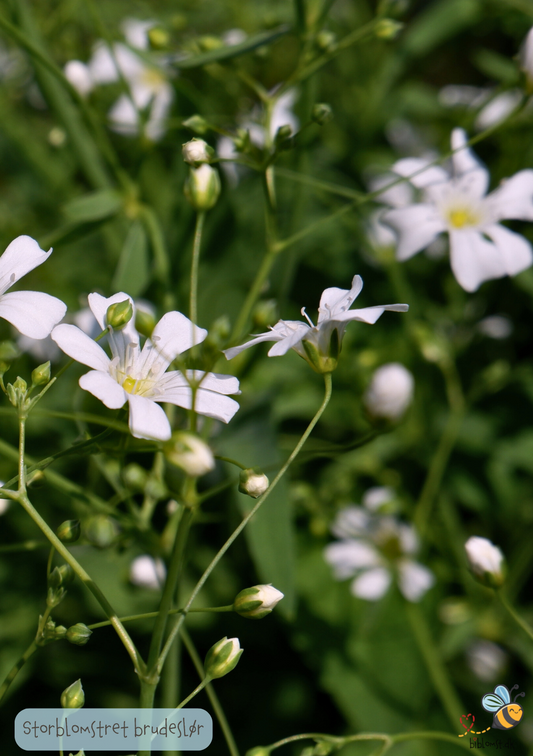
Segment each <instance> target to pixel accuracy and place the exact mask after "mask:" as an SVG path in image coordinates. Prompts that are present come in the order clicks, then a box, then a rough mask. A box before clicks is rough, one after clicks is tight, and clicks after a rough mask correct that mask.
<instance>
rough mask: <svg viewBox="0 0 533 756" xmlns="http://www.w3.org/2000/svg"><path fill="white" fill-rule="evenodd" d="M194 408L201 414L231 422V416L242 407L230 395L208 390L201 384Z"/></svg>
mask: <svg viewBox="0 0 533 756" xmlns="http://www.w3.org/2000/svg"><path fill="white" fill-rule="evenodd" d="M182 406H183V405H182ZM194 409H195V410H196V412H198V413H199V414H200V415H205V417H212V418H214V419H215V420H221V421H222V422H223V423H229V421H230V420H231V418H232V417H233V416H234V415H235V413H236V412H237V411H238V410H239V409H240V404H239V403H238V402H236V401H235V399H231V398H230V397H229V396H224V395H223V394H218V393H216V392H215V391H207V390H206V389H204V388H202V387H201V386H200V388H199V389H197V391H196V401H195V403H194Z"/></svg>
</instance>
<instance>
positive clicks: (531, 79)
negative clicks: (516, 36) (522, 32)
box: [519, 26, 533, 87]
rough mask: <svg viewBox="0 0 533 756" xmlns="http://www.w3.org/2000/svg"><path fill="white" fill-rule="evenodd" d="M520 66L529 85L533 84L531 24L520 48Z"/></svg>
mask: <svg viewBox="0 0 533 756" xmlns="http://www.w3.org/2000/svg"><path fill="white" fill-rule="evenodd" d="M519 60H520V68H521V69H522V71H524V73H525V74H526V78H527V80H528V84H529V86H530V87H531V86H533V26H532V27H531V29H530V30H529V31H528V33H527V36H526V38H525V40H524V42H523V44H522V49H521V50H520V56H519Z"/></svg>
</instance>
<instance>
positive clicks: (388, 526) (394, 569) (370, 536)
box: [324, 505, 435, 602]
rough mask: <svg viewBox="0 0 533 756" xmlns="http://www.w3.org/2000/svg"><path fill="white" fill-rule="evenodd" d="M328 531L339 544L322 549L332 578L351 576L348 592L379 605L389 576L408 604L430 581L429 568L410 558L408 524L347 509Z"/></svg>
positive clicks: (414, 546) (414, 543) (412, 537)
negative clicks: (396, 584) (394, 581)
mask: <svg viewBox="0 0 533 756" xmlns="http://www.w3.org/2000/svg"><path fill="white" fill-rule="evenodd" d="M331 532H332V533H333V535H335V536H337V538H340V539H341V540H340V541H338V542H336V543H330V544H329V545H328V546H326V548H325V550H324V558H325V560H326V562H327V563H328V564H329V565H330V566H331V567H332V568H333V574H334V577H335V578H336V579H337V580H345V579H346V578H350V577H354V576H355V578H354V580H353V581H352V583H351V586H350V590H351V592H352V593H353V594H354V596H357V597H358V598H362V599H366V600H367V601H378V600H379V599H380V598H382V597H383V596H384V595H385V593H386V591H387V590H388V588H389V586H390V584H391V582H392V580H393V578H395V579H396V580H397V582H398V587H399V589H400V591H401V593H402V594H403V596H404V597H405V598H406V599H407V600H408V601H413V602H416V601H420V599H421V598H422V596H423V595H424V593H426V591H427V590H429V588H431V586H432V585H433V583H434V582H435V578H434V575H433V573H432V572H431V570H429V569H428V568H427V567H424V566H423V565H421V564H419V563H418V562H415V561H414V560H413V558H412V557H413V556H414V554H416V552H417V550H418V539H417V537H416V533H415V531H414V529H413V528H412V527H411V526H410V525H406V524H405V523H402V522H400V521H399V520H397V519H396V518H395V517H391V516H383V515H379V514H375V513H374V512H370V511H369V510H368V509H367V508H364V507H359V506H355V505H352V506H349V507H345V508H344V509H341V511H340V512H339V513H338V515H337V517H336V519H335V522H334V523H333V525H332V528H331Z"/></svg>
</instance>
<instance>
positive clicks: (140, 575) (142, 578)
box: [130, 554, 167, 591]
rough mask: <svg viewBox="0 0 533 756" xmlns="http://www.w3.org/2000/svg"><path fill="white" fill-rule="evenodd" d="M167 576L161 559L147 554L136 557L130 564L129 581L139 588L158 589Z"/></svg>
mask: <svg viewBox="0 0 533 756" xmlns="http://www.w3.org/2000/svg"><path fill="white" fill-rule="evenodd" d="M166 577H167V570H166V567H165V564H164V562H163V561H162V560H161V559H159V558H158V559H154V558H153V557H151V556H150V555H149V554H143V555H142V556H138V557H136V558H135V559H134V560H133V562H132V563H131V566H130V582H131V583H133V585H138V586H139V587H140V588H149V589H150V590H151V591H158V590H160V589H161V588H162V587H163V585H164V583H165V579H166Z"/></svg>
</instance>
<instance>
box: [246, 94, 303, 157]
mask: <svg viewBox="0 0 533 756" xmlns="http://www.w3.org/2000/svg"><path fill="white" fill-rule="evenodd" d="M273 93H274V92H271V93H270V94H273ZM297 99H298V92H297V90H296V89H289V90H288V91H287V92H285V94H282V95H281V97H278V98H277V99H276V101H275V102H274V106H273V108H272V113H271V114H270V124H269V130H268V132H267V131H266V129H265V126H264V125H263V122H264V111H263V110H261V111H256V112H255V113H254V114H252V118H251V119H250V120H248V121H245V122H244V123H243V127H244V128H245V129H247V130H248V131H249V133H250V139H251V141H252V142H253V143H254V144H256V145H257V146H258V147H264V146H265V145H266V144H267V143H269V142H272V140H273V139H274V137H275V136H276V133H277V131H278V129H279V128H281V127H282V126H290V128H291V131H292V133H293V134H294V133H295V132H296V131H298V127H299V125H300V122H299V120H298V118H297V117H296V116H295V115H294V113H293V110H292V109H293V107H294V105H295V103H296V100H297Z"/></svg>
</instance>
